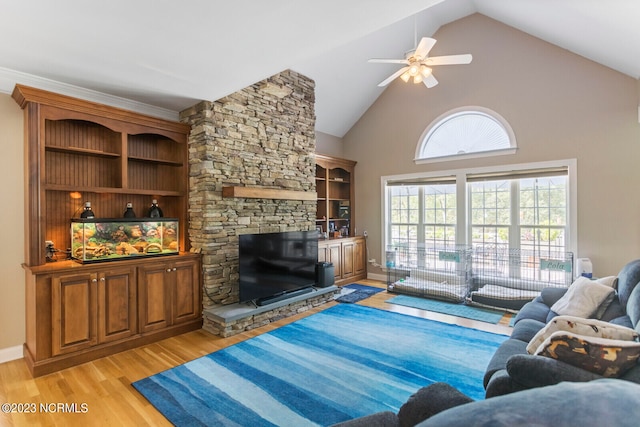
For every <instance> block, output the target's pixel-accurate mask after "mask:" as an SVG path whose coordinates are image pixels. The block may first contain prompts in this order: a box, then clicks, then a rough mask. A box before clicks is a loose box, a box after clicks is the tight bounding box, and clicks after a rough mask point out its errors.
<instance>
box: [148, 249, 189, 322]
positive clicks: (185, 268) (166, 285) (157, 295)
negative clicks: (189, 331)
mask: <svg viewBox="0 0 640 427" xmlns="http://www.w3.org/2000/svg"><path fill="white" fill-rule="evenodd" d="M138 278H139V283H140V286H139V288H138V292H139V296H140V301H139V311H138V312H139V313H140V331H141V332H149V331H154V330H157V329H163V328H166V327H168V326H173V325H177V324H180V323H185V322H191V321H194V320H198V319H199V317H200V304H201V302H200V286H199V284H200V272H199V269H198V265H197V264H195V263H193V262H190V261H183V260H180V261H174V262H169V263H153V264H147V265H144V266H141V267H140V268H138Z"/></svg>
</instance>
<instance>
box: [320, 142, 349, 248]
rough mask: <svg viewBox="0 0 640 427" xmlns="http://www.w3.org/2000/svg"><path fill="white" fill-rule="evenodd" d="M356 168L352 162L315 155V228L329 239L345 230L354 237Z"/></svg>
mask: <svg viewBox="0 0 640 427" xmlns="http://www.w3.org/2000/svg"><path fill="white" fill-rule="evenodd" d="M355 166H356V162H354V161H352V160H345V159H340V158H337V157H330V156H325V155H322V154H316V191H317V193H318V197H317V199H318V206H317V211H316V226H320V227H322V231H323V232H326V233H328V236H329V237H333V235H332V234H331V233H332V232H334V231H335V232H339V231H340V230H341V229H342V228H343V227H346V228H347V230H348V235H349V236H355V231H356V228H355V222H354V219H355V215H354V211H355V196H354V195H355V182H354V178H355V175H354V169H355Z"/></svg>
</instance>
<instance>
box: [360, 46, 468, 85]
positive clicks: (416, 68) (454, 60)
mask: <svg viewBox="0 0 640 427" xmlns="http://www.w3.org/2000/svg"><path fill="white" fill-rule="evenodd" d="M435 44H436V40H435V39H432V38H430V37H423V38H422V39H421V40H420V43H419V44H418V46H417V47H416V49H415V50H414V51H413V52H409V53H408V54H407V56H406V59H375V58H374V59H370V60H369V62H371V63H382V64H403V65H404V67H402V68H401V69H399V70H398V71H396V72H395V73H393V74H392V75H390V76H389V77H387V78H386V79H385V80H383V81H382V82H380V84H378V86H380V87H384V86H386V85H388V84H389V83H391V82H392V81H393V80H395V79H396V78H397V77H400V79H401V80H402V81H403V82H405V83H408V82H409V80H411V78H413V83H416V84H417V83H424V85H425V86H426V87H428V88H432V87H434V86H435V85H437V84H438V80H436V78H435V77H434V76H433V69H432V68H431V67H433V66H437V65H457V64H469V63H471V60H472V59H473V57H472V56H471V54H468V53H467V54H463V55H447V56H434V57H429V52H430V51H431V48H433V46H434V45H435Z"/></svg>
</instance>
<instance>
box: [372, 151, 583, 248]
mask: <svg viewBox="0 0 640 427" xmlns="http://www.w3.org/2000/svg"><path fill="white" fill-rule="evenodd" d="M575 165H576V163H575V160H565V161H559V162H545V163H541V164H532V165H516V166H505V167H503V168H500V167H496V168H493V170H491V171H490V172H487V171H486V170H485V169H484V168H483V169H479V170H457V171H447V172H444V173H441V175H440V176H438V175H436V174H433V175H428V174H425V176H419V177H416V176H415V175H413V176H410V177H406V178H405V177H403V176H394V177H383V190H384V194H385V206H386V208H385V247H384V249H387V248H389V247H407V248H411V249H418V248H426V249H430V248H434V249H435V248H437V249H451V248H454V247H455V246H457V245H466V246H471V247H473V248H474V250H476V249H478V248H480V250H490V251H502V252H503V253H504V254H507V253H508V252H509V251H511V253H513V250H518V251H522V253H526V254H530V255H527V256H530V257H533V258H535V259H539V258H555V257H556V256H558V255H559V254H564V253H565V252H571V251H573V250H574V248H575V247H576V243H575V235H576V232H575V225H576V224H575V223H576V220H575V209H573V208H572V206H573V207H575V194H576V189H575V173H574V170H575ZM461 193H462V194H461ZM572 215H573V218H574V219H573V220H572ZM572 238H573V239H574V240H571V239H572Z"/></svg>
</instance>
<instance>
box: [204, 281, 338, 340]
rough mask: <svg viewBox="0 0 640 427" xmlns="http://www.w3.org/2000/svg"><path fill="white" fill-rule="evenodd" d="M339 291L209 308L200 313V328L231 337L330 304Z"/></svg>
mask: <svg viewBox="0 0 640 427" xmlns="http://www.w3.org/2000/svg"><path fill="white" fill-rule="evenodd" d="M339 292H340V288H339V287H337V286H328V287H326V288H314V291H313V292H311V293H306V294H302V295H297V296H294V297H291V298H287V299H285V300H282V301H277V302H274V303H272V304H268V305H263V306H258V307H255V306H253V305H251V304H247V303H242V304H241V303H235V304H228V305H223V306H217V307H211V308H208V309H205V310H204V311H203V313H202V315H203V320H204V322H203V325H202V328H203V329H204V330H205V331H207V332H209V333H211V334H213V335H217V336H220V337H223V338H226V337H230V336H233V335H236V334H239V333H241V332H243V331H249V330H251V329H254V328H258V327H260V326H264V325H267V324H269V323H272V322H275V321H277V320H280V319H284V318H286V317H290V316H293V315H295V314H299V313H303V312H305V311H307V310H309V309H311V308H314V307H318V306H320V305H322V304H325V303H326V302H328V301H331V300H332V299H333V298H334V296H335V295H336V294H338V293H339Z"/></svg>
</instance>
